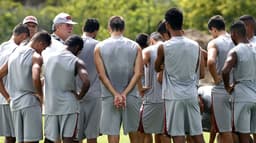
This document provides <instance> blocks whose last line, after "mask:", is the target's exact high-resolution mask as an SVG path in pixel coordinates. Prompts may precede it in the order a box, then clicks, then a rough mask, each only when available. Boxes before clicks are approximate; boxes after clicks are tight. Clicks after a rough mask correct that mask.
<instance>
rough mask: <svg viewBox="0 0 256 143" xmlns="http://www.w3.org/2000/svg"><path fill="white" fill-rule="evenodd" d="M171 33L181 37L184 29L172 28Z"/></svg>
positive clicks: (173, 35)
mask: <svg viewBox="0 0 256 143" xmlns="http://www.w3.org/2000/svg"><path fill="white" fill-rule="evenodd" d="M170 33H171V35H172V37H179V36H183V35H184V31H183V30H171V31H170Z"/></svg>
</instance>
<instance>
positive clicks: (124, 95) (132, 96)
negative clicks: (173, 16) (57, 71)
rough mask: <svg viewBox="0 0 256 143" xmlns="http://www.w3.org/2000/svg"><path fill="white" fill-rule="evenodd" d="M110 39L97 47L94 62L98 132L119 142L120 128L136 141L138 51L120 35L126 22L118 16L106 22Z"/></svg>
mask: <svg viewBox="0 0 256 143" xmlns="http://www.w3.org/2000/svg"><path fill="white" fill-rule="evenodd" d="M108 26H109V29H110V34H111V37H110V38H108V39H106V40H104V41H102V42H100V43H99V44H97V46H96V48H95V51H94V59H95V64H96V68H97V71H98V73H99V78H100V79H101V83H102V84H101V89H102V90H101V92H102V97H103V101H102V117H101V129H100V130H101V132H102V133H103V134H107V135H108V141H109V142H114V143H118V142H119V132H120V126H121V124H122V123H123V127H124V133H125V134H126V133H129V136H130V141H131V142H132V143H133V142H134V143H135V142H138V133H137V129H138V125H139V108H140V105H139V101H140V97H139V95H138V94H137V88H136V86H135V85H136V83H137V81H138V79H139V78H140V75H141V68H142V55H141V49H140V48H139V46H138V45H137V43H135V42H134V41H132V40H130V39H128V38H125V37H124V36H123V33H124V26H125V22H124V20H123V18H122V17H120V16H113V17H111V18H110V20H109V24H108Z"/></svg>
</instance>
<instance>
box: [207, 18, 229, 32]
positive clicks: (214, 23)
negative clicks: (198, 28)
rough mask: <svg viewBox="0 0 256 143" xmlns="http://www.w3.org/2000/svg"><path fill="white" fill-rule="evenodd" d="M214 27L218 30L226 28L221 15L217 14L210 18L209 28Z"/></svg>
mask: <svg viewBox="0 0 256 143" xmlns="http://www.w3.org/2000/svg"><path fill="white" fill-rule="evenodd" d="M213 27H214V28H216V29H217V30H225V21H224V18H223V17H222V16H221V15H215V16H213V17H211V18H210V19H209V21H208V29H209V30H212V28H213Z"/></svg>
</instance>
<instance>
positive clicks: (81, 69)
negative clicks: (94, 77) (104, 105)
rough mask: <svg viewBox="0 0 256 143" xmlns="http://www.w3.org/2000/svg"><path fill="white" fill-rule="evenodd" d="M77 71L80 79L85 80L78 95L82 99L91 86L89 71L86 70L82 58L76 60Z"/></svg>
mask: <svg viewBox="0 0 256 143" xmlns="http://www.w3.org/2000/svg"><path fill="white" fill-rule="evenodd" d="M76 71H77V73H78V75H79V77H80V79H81V80H82V82H83V84H82V87H81V88H80V89H81V91H80V93H79V95H78V99H82V98H83V96H84V95H85V93H86V92H87V91H88V90H89V87H90V80H89V77H88V73H87V71H86V68H85V64H84V62H83V61H82V60H78V61H77V62H76Z"/></svg>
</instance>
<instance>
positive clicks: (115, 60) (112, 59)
mask: <svg viewBox="0 0 256 143" xmlns="http://www.w3.org/2000/svg"><path fill="white" fill-rule="evenodd" d="M97 46H98V47H99V50H100V56H101V58H102V61H103V64H104V67H105V71H106V75H107V77H108V79H109V80H110V82H111V84H112V85H113V87H114V88H115V89H116V90H117V91H118V92H122V91H123V90H124V89H125V88H126V87H127V86H128V84H129V82H130V80H131V78H132V76H133V73H134V64H135V59H136V56H137V50H138V49H137V47H138V45H137V43H135V42H134V41H132V40H130V39H128V38H125V37H123V36H118V37H110V38H108V39H106V40H104V41H102V42H100V43H99V44H98V45H97ZM101 89H102V90H101V91H102V97H108V96H112V94H111V93H110V92H109V91H108V89H107V88H105V86H104V85H103V84H101ZM129 95H131V96H138V94H137V86H135V87H134V88H133V89H132V90H131V91H130V93H129V94H128V95H127V96H129Z"/></svg>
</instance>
